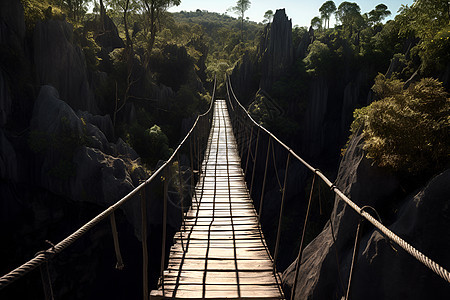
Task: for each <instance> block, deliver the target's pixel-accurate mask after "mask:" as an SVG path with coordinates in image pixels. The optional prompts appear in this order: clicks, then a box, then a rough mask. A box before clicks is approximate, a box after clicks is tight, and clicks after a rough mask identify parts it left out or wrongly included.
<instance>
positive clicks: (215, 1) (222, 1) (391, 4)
mask: <svg viewBox="0 0 450 300" xmlns="http://www.w3.org/2000/svg"><path fill="white" fill-rule="evenodd" d="M236 1H237V0H181V4H180V5H179V6H176V7H172V8H170V9H169V11H170V12H178V11H182V10H184V11H196V10H197V9H201V10H207V11H210V12H217V13H226V12H227V9H228V8H230V7H233V6H235V5H236ZM347 1H349V2H356V3H358V5H359V7H361V13H366V12H369V11H371V10H372V9H374V8H375V6H377V5H378V4H380V3H383V4H385V5H386V6H387V7H388V9H389V10H390V11H391V12H392V16H391V17H390V18H393V17H394V16H395V15H396V14H397V11H398V9H399V8H400V6H401V5H402V4H407V5H411V4H412V3H413V0H384V1H383V0H359V1H358V0H347ZM250 2H251V5H250V9H249V10H248V11H247V12H246V14H245V16H246V17H249V19H250V20H251V21H255V22H261V21H262V20H263V19H264V13H265V12H266V11H267V10H269V9H271V10H272V11H273V12H275V11H276V10H277V9H280V8H285V9H286V14H287V16H288V18H290V19H292V25H299V26H309V25H310V23H311V19H312V18H314V17H315V16H320V13H319V8H320V7H321V6H322V4H323V3H324V2H326V0H250ZM341 2H343V1H340V0H334V3H335V4H336V6H339V4H340V3H341ZM227 14H228V15H232V16H235V17H236V15H235V14H233V13H232V12H227ZM390 18H389V19H390ZM334 23H335V20H334V16H333V17H332V18H331V19H330V26H333V25H334Z"/></svg>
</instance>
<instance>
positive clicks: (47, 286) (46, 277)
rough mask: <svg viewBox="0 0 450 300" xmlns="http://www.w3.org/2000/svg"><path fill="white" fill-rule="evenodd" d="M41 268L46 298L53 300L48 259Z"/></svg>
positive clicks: (46, 299)
mask: <svg viewBox="0 0 450 300" xmlns="http://www.w3.org/2000/svg"><path fill="white" fill-rule="evenodd" d="M39 269H40V270H41V279H42V287H43V289H44V296H45V300H53V299H54V298H53V288H52V279H51V277H50V271H49V269H48V261H46V262H45V263H43V264H42V265H41V266H40V267H39Z"/></svg>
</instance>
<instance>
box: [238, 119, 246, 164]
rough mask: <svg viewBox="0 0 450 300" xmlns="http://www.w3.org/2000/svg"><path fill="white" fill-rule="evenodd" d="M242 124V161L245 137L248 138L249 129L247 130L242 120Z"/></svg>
mask: <svg viewBox="0 0 450 300" xmlns="http://www.w3.org/2000/svg"><path fill="white" fill-rule="evenodd" d="M240 122H241V124H242V125H241V130H240V132H241V135H242V138H240V140H241V151H239V152H240V153H239V154H240V157H241V159H242V156H243V155H244V139H245V136H247V129H246V127H245V125H243V121H242V120H240ZM244 135H245V136H244Z"/></svg>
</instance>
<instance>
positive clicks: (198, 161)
mask: <svg viewBox="0 0 450 300" xmlns="http://www.w3.org/2000/svg"><path fill="white" fill-rule="evenodd" d="M200 151H201V150H200V139H199V138H198V136H197V172H198V176H199V178H200Z"/></svg>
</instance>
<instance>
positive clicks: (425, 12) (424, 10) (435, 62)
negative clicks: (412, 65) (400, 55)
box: [395, 0, 450, 75]
mask: <svg viewBox="0 0 450 300" xmlns="http://www.w3.org/2000/svg"><path fill="white" fill-rule="evenodd" d="M395 20H396V21H397V22H399V24H400V32H401V33H402V34H408V35H409V34H414V35H415V36H417V37H418V38H420V42H419V44H418V45H417V46H416V47H417V48H418V50H419V56H420V58H421V60H422V65H421V69H422V71H426V70H428V71H430V75H432V73H433V72H432V70H433V69H434V70H436V71H439V72H442V71H443V70H445V68H446V67H447V66H448V62H449V61H450V54H449V53H450V52H449V51H448V49H449V47H450V2H448V1H443V0H416V1H415V2H414V3H413V5H411V7H408V6H402V7H401V8H400V14H399V15H397V16H396V17H395Z"/></svg>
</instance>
